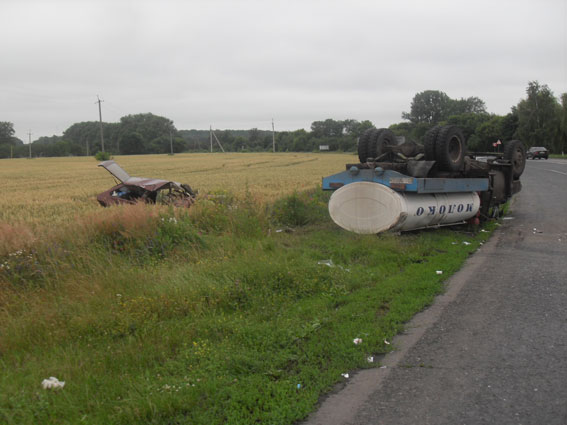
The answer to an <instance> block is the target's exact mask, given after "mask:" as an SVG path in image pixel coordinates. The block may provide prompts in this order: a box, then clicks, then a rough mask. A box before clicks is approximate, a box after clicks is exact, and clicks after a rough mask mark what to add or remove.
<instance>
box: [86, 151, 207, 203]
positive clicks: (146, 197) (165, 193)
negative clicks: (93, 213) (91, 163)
mask: <svg viewBox="0 0 567 425" xmlns="http://www.w3.org/2000/svg"><path fill="white" fill-rule="evenodd" d="M98 166H99V167H103V168H105V169H106V170H107V171H108V172H109V173H110V174H112V176H113V177H114V178H116V179H117V180H118V181H119V182H120V183H119V184H117V185H116V186H113V187H111V188H110V189H108V190H107V191H105V192H102V193H101V194H99V195H98V196H97V197H96V199H97V201H98V202H99V204H100V205H102V206H103V207H109V206H111V205H119V204H135V203H137V202H145V203H149V204H156V203H157V204H164V205H174V206H176V207H186V208H189V207H190V206H191V205H192V204H193V202H194V201H195V196H196V193H195V192H193V189H191V186H189V185H187V184H183V183H178V182H174V181H170V180H161V179H148V178H143V177H131V176H130V175H129V174H128V173H127V172H126V171H124V169H123V168H122V167H120V165H118V164H117V163H116V162H114V161H113V160H110V161H104V162H101V163H100V164H98Z"/></svg>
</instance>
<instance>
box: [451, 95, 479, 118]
mask: <svg viewBox="0 0 567 425" xmlns="http://www.w3.org/2000/svg"><path fill="white" fill-rule="evenodd" d="M449 113H450V115H462V114H486V113H487V112H486V104H485V103H484V100H482V99H479V98H478V97H475V96H471V97H467V98H466V99H465V98H460V99H458V100H456V99H451V102H450V111H449Z"/></svg>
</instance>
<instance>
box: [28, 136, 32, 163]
mask: <svg viewBox="0 0 567 425" xmlns="http://www.w3.org/2000/svg"><path fill="white" fill-rule="evenodd" d="M31 136H32V132H31V130H30V131H29V132H28V141H29V142H28V147H29V148H30V159H31Z"/></svg>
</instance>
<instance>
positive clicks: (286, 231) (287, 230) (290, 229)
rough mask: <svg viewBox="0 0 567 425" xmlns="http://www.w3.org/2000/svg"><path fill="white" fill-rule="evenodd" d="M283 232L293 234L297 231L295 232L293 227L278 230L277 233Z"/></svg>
mask: <svg viewBox="0 0 567 425" xmlns="http://www.w3.org/2000/svg"><path fill="white" fill-rule="evenodd" d="M282 232H285V233H293V232H295V230H293V229H292V228H291V227H284V228H282V229H277V230H276V233H282Z"/></svg>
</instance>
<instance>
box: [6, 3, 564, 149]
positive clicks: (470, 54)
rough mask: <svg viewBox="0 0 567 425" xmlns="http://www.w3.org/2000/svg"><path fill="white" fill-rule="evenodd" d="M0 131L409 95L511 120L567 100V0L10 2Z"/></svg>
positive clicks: (374, 117) (192, 118) (394, 101)
mask: <svg viewBox="0 0 567 425" xmlns="http://www.w3.org/2000/svg"><path fill="white" fill-rule="evenodd" d="M0 16H1V17H2V20H1V21H2V22H1V24H0V47H1V49H0V58H1V66H0V121H10V122H12V123H13V124H14V128H15V130H16V136H17V137H19V138H20V139H22V140H24V141H25V142H27V140H28V135H27V133H28V131H31V132H32V133H33V135H32V140H35V139H37V138H38V137H41V136H51V135H54V134H57V135H60V134H62V132H63V131H64V130H65V129H67V128H68V127H69V126H70V125H72V124H74V123H76V122H81V121H95V120H98V107H97V105H96V104H95V102H96V100H97V95H99V96H100V98H101V99H103V100H104V103H102V117H103V121H105V122H117V121H119V119H120V117H122V116H124V115H128V114H137V113H144V112H152V113H154V114H157V115H161V116H165V117H167V118H170V119H172V120H173V121H174V123H175V126H176V128H178V129H192V128H197V129H206V128H208V127H209V125H212V126H213V128H219V129H249V128H252V127H257V128H260V129H271V120H272V117H273V118H274V121H275V126H276V131H277V130H295V129H298V128H306V129H309V127H310V125H311V122H313V121H316V120H323V119H326V118H334V119H346V118H353V119H357V120H365V119H369V120H371V121H372V122H373V123H374V124H375V125H377V126H378V127H386V126H389V125H390V124H393V123H396V122H400V121H402V120H401V113H402V111H409V109H410V104H411V100H412V98H413V96H414V95H415V94H416V93H418V92H420V91H423V90H441V91H444V92H445V93H447V94H448V95H449V96H450V97H452V98H460V97H469V96H477V97H480V98H481V99H483V100H484V101H485V102H486V106H487V109H488V111H489V112H493V113H496V114H506V113H508V112H509V110H510V107H511V106H513V105H516V104H517V103H518V101H519V100H520V99H521V98H523V97H525V88H526V86H527V83H528V81H531V80H538V81H539V82H540V83H542V84H547V85H548V86H549V87H550V89H551V90H552V91H553V92H554V94H555V95H556V96H559V95H560V94H561V93H563V92H567V32H566V27H567V0H530V1H521V0H516V1H504V0H489V1H486V0H465V1H459V0H451V1H444V0H427V1H419V0H411V1H404V0H396V1H386V0H382V1H379V0H375V1H362V0H348V1H332V0H326V1H315V0H302V1H301V0H299V1H295V0H287V1H272V0H263V1H238V0H234V1H221V0H206V1H197V0H186V1H173V0H161V1H141V0H132V1H126V0H114V1H105V0H43V1H33V0H0Z"/></svg>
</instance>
